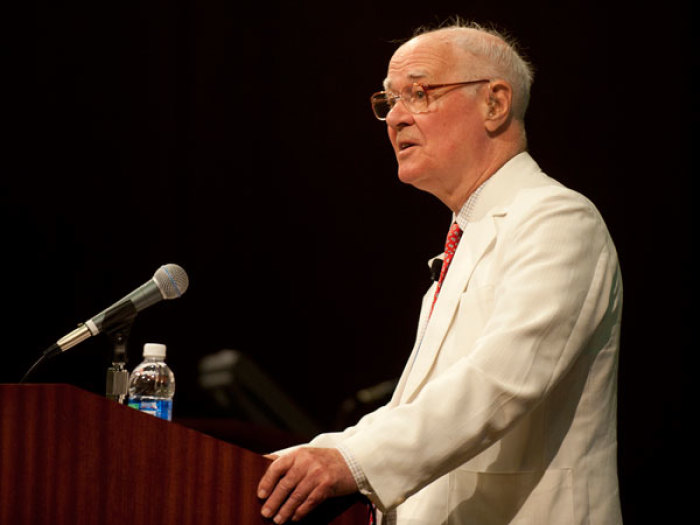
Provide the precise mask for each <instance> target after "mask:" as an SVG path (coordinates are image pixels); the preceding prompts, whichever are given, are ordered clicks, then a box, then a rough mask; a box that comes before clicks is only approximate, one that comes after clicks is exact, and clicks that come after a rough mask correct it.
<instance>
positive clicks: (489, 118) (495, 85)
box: [484, 79, 513, 133]
mask: <svg viewBox="0 0 700 525" xmlns="http://www.w3.org/2000/svg"><path fill="white" fill-rule="evenodd" d="M512 100H513V89H512V88H511V87H510V84H508V82H506V81H505V80H500V79H497V80H493V81H492V82H491V83H490V84H489V92H488V102H487V104H488V107H487V111H486V118H485V120H484V125H485V126H486V129H487V131H488V132H489V133H496V132H498V130H499V129H501V127H502V126H503V125H504V124H505V123H506V122H508V120H509V119H510V116H511V102H512Z"/></svg>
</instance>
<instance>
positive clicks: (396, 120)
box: [386, 99, 413, 129]
mask: <svg viewBox="0 0 700 525" xmlns="http://www.w3.org/2000/svg"><path fill="white" fill-rule="evenodd" d="M386 123H387V125H388V126H391V127H392V128H394V129H401V128H405V127H406V126H410V125H411V124H413V113H411V112H410V111H408V108H407V107H406V104H404V102H403V100H402V99H398V100H397V101H396V104H394V107H392V108H391V109H390V110H389V113H387V115H386Z"/></svg>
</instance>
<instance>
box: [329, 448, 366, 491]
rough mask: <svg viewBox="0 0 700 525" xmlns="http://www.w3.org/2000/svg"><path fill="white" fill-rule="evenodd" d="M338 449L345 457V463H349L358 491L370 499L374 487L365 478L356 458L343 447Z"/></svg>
mask: <svg viewBox="0 0 700 525" xmlns="http://www.w3.org/2000/svg"><path fill="white" fill-rule="evenodd" d="M336 448H337V449H338V452H340V454H341V455H342V456H343V459H344V460H345V463H347V465H348V468H349V469H350V472H351V473H352V477H353V478H355V483H356V484H357V489H358V491H359V492H360V494H362V495H364V496H368V497H369V496H370V495H372V494H373V491H372V486H371V485H370V484H369V481H367V477H366V476H365V473H364V471H363V470H362V467H361V466H360V464H359V463H358V462H357V460H356V459H355V457H354V456H353V455H352V454H351V453H350V451H349V450H347V449H346V448H345V447H344V446H343V445H337V446H336Z"/></svg>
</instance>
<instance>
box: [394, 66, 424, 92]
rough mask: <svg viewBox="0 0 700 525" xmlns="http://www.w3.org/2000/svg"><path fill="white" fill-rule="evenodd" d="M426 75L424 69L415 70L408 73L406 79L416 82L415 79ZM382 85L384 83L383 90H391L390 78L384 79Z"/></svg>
mask: <svg viewBox="0 0 700 525" xmlns="http://www.w3.org/2000/svg"><path fill="white" fill-rule="evenodd" d="M427 76H428V74H427V73H425V72H424V71H415V72H412V73H409V74H408V75H407V77H408V79H409V80H410V81H412V82H416V81H418V80H421V79H423V78H425V77H427ZM383 85H384V90H385V91H390V90H391V80H389V79H388V78H385V79H384V82H383Z"/></svg>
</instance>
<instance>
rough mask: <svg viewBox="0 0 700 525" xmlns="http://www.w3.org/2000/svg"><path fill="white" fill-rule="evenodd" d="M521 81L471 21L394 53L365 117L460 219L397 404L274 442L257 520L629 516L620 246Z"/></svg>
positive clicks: (528, 78) (590, 519) (537, 520)
mask: <svg viewBox="0 0 700 525" xmlns="http://www.w3.org/2000/svg"><path fill="white" fill-rule="evenodd" d="M531 82H532V73H531V70H530V68H529V66H528V65H527V63H526V62H525V61H524V60H523V59H522V58H521V57H520V56H519V55H518V54H517V52H516V51H515V49H514V47H513V45H511V44H509V43H507V42H506V41H505V39H504V38H502V37H501V36H500V35H498V34H496V33H494V32H491V31H486V30H484V29H482V28H480V27H478V26H467V27H461V26H460V27H447V28H441V29H438V30H435V31H431V32H427V33H423V34H420V35H418V36H416V37H414V38H413V39H411V40H410V41H408V42H407V43H405V44H403V45H402V46H401V47H399V49H398V50H397V51H396V53H395V54H394V56H393V57H392V59H391V62H390V63H389V70H388V75H387V78H386V80H385V83H384V84H385V89H386V91H383V92H380V93H377V94H375V95H373V97H372V105H373V110H374V112H375V115H376V116H377V118H379V119H380V120H386V124H387V129H388V133H389V139H390V140H391V143H392V145H393V147H394V152H395V154H396V158H397V161H398V176H399V178H400V179H401V180H402V181H403V182H406V183H409V184H412V185H414V186H416V187H417V188H419V189H421V190H424V191H427V192H430V193H432V194H433V195H435V196H436V197H437V198H438V199H440V200H441V201H442V202H443V203H444V204H445V205H446V206H447V207H449V208H450V210H452V212H453V225H452V227H451V228H450V232H449V234H448V242H447V244H446V248H445V253H444V254H442V255H441V256H440V257H439V258H436V259H437V260H439V261H441V272H440V278H439V280H438V282H436V283H434V284H433V286H432V287H431V288H430V290H428V292H427V294H426V296H425V298H424V301H423V308H422V312H421V316H420V321H419V328H418V336H417V340H416V344H415V347H414V348H413V352H412V354H411V356H410V357H409V359H408V362H407V365H406V367H405V370H404V372H403V375H402V376H401V379H400V380H399V383H398V386H397V388H396V391H395V392H394V395H393V398H392V399H391V401H390V402H389V403H388V404H387V405H386V406H384V407H382V408H380V409H378V410H376V411H375V412H373V413H371V414H368V415H367V416H365V417H364V418H362V420H360V422H359V423H358V424H357V425H356V426H354V427H351V428H348V429H346V430H345V431H343V432H339V433H332V434H323V435H321V436H318V437H317V438H315V439H314V440H312V442H311V443H310V444H309V445H308V446H304V447H299V448H295V449H292V450H288V451H282V452H281V453H280V454H279V455H278V456H277V458H276V459H275V461H273V463H272V464H271V465H270V467H269V468H268V471H267V472H266V474H265V475H264V476H263V478H262V480H261V481H260V484H259V493H258V495H259V497H260V498H262V499H264V500H265V502H264V504H263V510H262V512H263V515H264V516H267V517H271V518H273V519H274V521H275V522H277V523H282V522H284V521H286V520H287V519H298V518H300V517H302V516H304V515H306V514H307V513H308V512H309V510H310V509H312V508H313V507H315V506H316V505H317V504H318V503H319V502H321V501H322V500H324V499H326V498H328V497H331V496H334V495H342V494H349V493H352V492H355V491H358V490H359V491H360V492H362V493H363V494H366V495H367V496H368V497H369V499H370V500H371V501H372V502H373V503H374V504H375V505H376V507H377V508H378V510H379V512H380V518H381V519H382V520H383V523H399V524H436V525H437V524H447V523H450V524H472V525H484V524H493V525H496V524H499V525H503V524H515V523H518V524H533V525H555V524H557V525H576V524H581V525H583V524H617V523H621V521H622V519H621V515H620V507H619V497H618V482H617V470H616V464H617V457H616V447H617V438H616V382H617V360H618V342H619V332H620V312H621V306H622V284H621V279H620V273H619V267H618V261H617V256H616V252H615V247H614V245H613V243H612V240H611V239H610V236H609V234H608V231H607V229H606V227H605V224H604V222H603V220H602V218H601V217H600V215H599V213H598V212H597V210H596V209H595V207H594V206H593V204H591V203H590V202H589V201H588V200H586V198H584V197H583V196H581V195H580V194H578V193H576V192H574V191H571V190H569V189H567V188H565V187H563V186H562V185H561V184H559V183H558V182H556V181H554V180H553V179H551V178H549V177H548V176H547V175H545V174H544V173H543V172H542V171H541V170H540V168H539V167H538V165H537V164H536V163H535V161H534V160H533V159H532V158H531V157H530V155H529V154H528V153H527V152H526V137H525V128H524V123H523V117H524V114H525V110H526V107H527V103H528V97H529V88H530V84H531Z"/></svg>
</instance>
